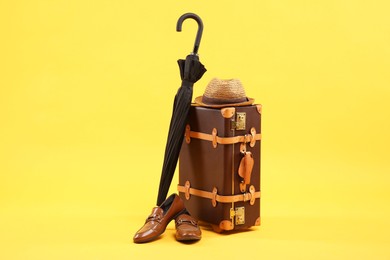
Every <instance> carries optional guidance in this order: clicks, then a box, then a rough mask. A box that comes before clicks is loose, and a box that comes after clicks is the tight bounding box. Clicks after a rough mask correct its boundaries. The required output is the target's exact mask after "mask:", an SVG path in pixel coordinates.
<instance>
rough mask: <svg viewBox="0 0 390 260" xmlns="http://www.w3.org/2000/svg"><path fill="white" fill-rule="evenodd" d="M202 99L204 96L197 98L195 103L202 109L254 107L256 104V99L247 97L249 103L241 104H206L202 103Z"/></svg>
mask: <svg viewBox="0 0 390 260" xmlns="http://www.w3.org/2000/svg"><path fill="white" fill-rule="evenodd" d="M202 97H203V96H199V97H196V98H195V100H194V102H195V104H194V105H195V106H202V107H215V108H219V107H242V106H250V105H252V104H253V103H254V102H255V99H254V98H249V97H247V99H248V100H247V101H244V102H240V103H227V104H205V103H203V102H202Z"/></svg>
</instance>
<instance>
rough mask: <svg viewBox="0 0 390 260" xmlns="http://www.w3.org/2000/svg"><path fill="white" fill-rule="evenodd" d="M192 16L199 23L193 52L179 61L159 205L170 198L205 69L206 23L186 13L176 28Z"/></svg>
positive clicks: (158, 198) (158, 199)
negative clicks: (202, 44)
mask: <svg viewBox="0 0 390 260" xmlns="http://www.w3.org/2000/svg"><path fill="white" fill-rule="evenodd" d="M188 18H192V19H194V20H195V21H196V22H197V23H198V32H197V35H196V39H195V45H194V50H193V52H192V53H191V54H190V55H188V56H187V57H186V59H185V60H182V59H180V60H178V61H177V62H178V64H179V68H180V77H181V80H182V83H181V87H180V88H179V89H178V91H177V93H176V96H175V100H174V103H173V111H172V118H171V123H170V125H169V132H168V139H167V144H166V147H165V154H164V162H163V167H162V172H161V178H160V186H159V191H158V197H157V205H160V204H161V203H162V202H164V200H165V199H166V197H167V193H168V190H169V186H170V185H171V182H172V178H173V175H174V173H175V169H176V165H177V161H178V159H179V154H180V149H181V145H182V143H183V139H184V132H185V126H186V121H187V116H188V112H189V110H190V107H191V100H192V92H193V90H192V87H193V85H194V83H195V82H197V81H198V80H199V79H200V78H201V77H202V76H203V74H204V73H205V72H206V68H205V67H204V66H203V64H202V63H200V61H199V56H198V54H197V53H198V49H199V44H200V40H201V38H202V32H203V22H202V20H201V19H200V17H199V16H197V15H196V14H193V13H186V14H183V15H182V16H181V17H180V18H179V20H178V21H177V25H176V31H178V32H180V31H181V27H182V24H183V21H184V20H186V19H188Z"/></svg>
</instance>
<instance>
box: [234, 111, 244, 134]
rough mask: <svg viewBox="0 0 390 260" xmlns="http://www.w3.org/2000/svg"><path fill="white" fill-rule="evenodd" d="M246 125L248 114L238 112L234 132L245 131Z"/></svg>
mask: <svg viewBox="0 0 390 260" xmlns="http://www.w3.org/2000/svg"><path fill="white" fill-rule="evenodd" d="M245 125H246V113H245V112H237V113H236V120H235V121H232V129H234V130H245V127H246V126H245Z"/></svg>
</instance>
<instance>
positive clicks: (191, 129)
mask: <svg viewBox="0 0 390 260" xmlns="http://www.w3.org/2000/svg"><path fill="white" fill-rule="evenodd" d="M260 142H261V105H250V106H237V107H225V108H208V107H201V106H196V105H193V106H191V109H190V113H189V118H188V125H187V127H186V133H185V141H184V142H183V145H182V148H181V151H180V158H179V184H178V191H179V196H180V197H181V198H182V199H183V200H184V203H185V206H186V208H187V209H188V211H189V212H190V213H191V215H193V216H194V217H195V218H197V219H198V220H199V221H201V222H205V223H209V224H211V225H212V227H213V229H214V230H215V231H217V232H221V231H224V230H241V229H247V228H249V227H251V226H254V225H260Z"/></svg>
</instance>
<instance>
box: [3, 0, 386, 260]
mask: <svg viewBox="0 0 390 260" xmlns="http://www.w3.org/2000/svg"><path fill="white" fill-rule="evenodd" d="M188 11H192V12H195V13H197V14H199V15H200V16H201V17H202V19H203V22H204V24H205V29H204V34H203V39H202V42H201V45H200V49H199V53H200V57H201V61H202V62H203V63H204V64H205V65H206V67H207V69H208V72H207V73H206V74H205V75H204V77H203V78H202V79H201V80H200V81H199V82H198V83H197V84H196V86H195V90H194V96H198V95H200V94H202V92H203V90H204V87H205V85H206V84H207V82H208V81H209V80H210V79H211V78H212V77H215V76H217V77H221V78H233V77H236V78H240V79H241V81H242V82H243V83H244V85H245V87H246V92H247V94H248V96H250V97H254V98H255V99H256V101H257V102H258V103H262V104H263V106H264V109H263V138H264V139H263V143H262V145H263V146H262V208H261V209H262V226H261V227H256V228H254V229H253V230H251V231H248V232H243V233H236V234H229V235H226V234H224V235H218V234H215V233H213V232H212V231H210V230H208V229H207V228H204V229H203V239H202V240H201V241H200V242H199V243H196V244H191V245H187V244H180V243H178V242H176V241H175V239H174V232H175V230H174V226H173V225H172V224H173V223H172V224H170V225H169V227H168V230H167V231H166V233H165V234H164V235H163V236H162V237H161V239H159V240H157V241H155V242H153V243H148V244H144V245H135V244H133V243H132V236H133V235H134V233H135V231H136V230H137V229H138V228H139V227H140V226H141V225H142V224H143V222H144V219H145V218H146V216H147V215H148V214H149V212H150V210H151V208H152V207H153V206H154V204H155V201H156V196H157V188H158V182H159V178H160V171H161V165H162V159H163V153H164V147H165V140H166V136H167V129H168V125H169V120H170V115H171V108H172V101H173V97H174V95H175V93H176V90H177V88H178V87H179V85H180V79H179V71H178V68H177V65H176V59H178V58H182V57H185V56H186V55H187V54H188V53H189V52H190V51H191V50H192V46H193V41H194V38H195V34H196V30H197V28H196V23H195V22H194V21H185V22H184V24H183V32H181V33H177V32H176V31H175V26H176V21H177V19H178V17H179V16H180V15H181V14H183V13H185V12H188ZM389 13H390V4H389V2H388V1H385V0H383V1H376V0H373V1H352V0H345V1H338V0H337V1H336V0H330V1H329V0H327V1H325V0H320V1H300V0H298V1H286V0H279V1H205V0H201V1H194V0H191V1H173V0H171V1H154V2H152V1H84V0H81V1H80V0H78V1H74V0H71V1H62V0H58V1H44V0H37V1H17V0H16V1H11V0H9V1H7V0H3V1H1V2H0V37H1V40H0V245H1V246H0V259H153V258H152V257H155V256H156V257H164V256H172V258H173V257H174V258H179V257H184V258H185V259H390V238H389V233H390V224H389V220H388V219H389V217H390V206H389V205H390V203H389V199H390V189H389V186H390V162H389V161H390V160H389V159H390V158H389V155H390V152H389V147H390V137H389V136H390V135H389V132H390V102H389V100H390V73H389V69H390V16H389ZM176 178H177V174H176V177H175V179H174V181H173V185H172V189H171V192H174V191H175V185H176V183H177V179H176Z"/></svg>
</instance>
